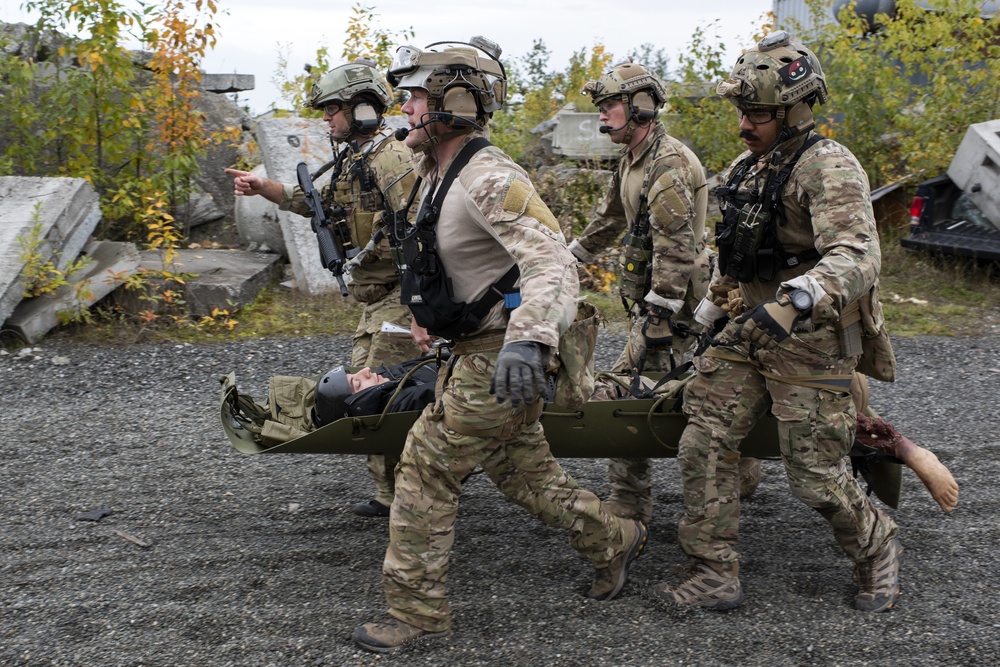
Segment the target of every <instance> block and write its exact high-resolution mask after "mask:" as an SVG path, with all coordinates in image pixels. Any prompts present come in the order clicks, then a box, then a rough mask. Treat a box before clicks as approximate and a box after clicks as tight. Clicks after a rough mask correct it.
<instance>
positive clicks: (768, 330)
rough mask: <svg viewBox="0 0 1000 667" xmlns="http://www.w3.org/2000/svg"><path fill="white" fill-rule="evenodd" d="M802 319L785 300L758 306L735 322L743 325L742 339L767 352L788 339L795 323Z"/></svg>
mask: <svg viewBox="0 0 1000 667" xmlns="http://www.w3.org/2000/svg"><path fill="white" fill-rule="evenodd" d="M801 319H802V316H801V315H799V313H798V312H797V311H796V310H795V308H794V306H792V303H791V301H788V300H787V299H783V300H781V301H778V300H772V301H765V302H764V303H761V304H758V305H756V306H754V307H753V308H752V309H751V310H749V311H747V312H746V313H744V314H743V315H740V316H739V317H737V318H736V320H735V322H736V323H737V324H739V325H741V326H740V331H739V335H740V338H742V339H743V340H745V341H746V342H748V343H750V344H751V345H753V346H754V347H759V348H763V349H765V350H767V349H771V348H773V347H774V346H776V345H777V344H778V343H780V342H781V341H783V340H785V339H786V338H788V336H790V335H791V333H792V328H793V327H794V326H795V323H796V322H797V321H799V320H801Z"/></svg>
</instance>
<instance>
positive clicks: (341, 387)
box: [312, 366, 351, 428]
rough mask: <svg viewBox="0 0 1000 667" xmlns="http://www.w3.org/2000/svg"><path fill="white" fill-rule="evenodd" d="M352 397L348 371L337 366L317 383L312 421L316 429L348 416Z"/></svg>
mask: <svg viewBox="0 0 1000 667" xmlns="http://www.w3.org/2000/svg"><path fill="white" fill-rule="evenodd" d="M350 397H351V384H350V382H348V380H347V369H346V368H345V367H344V366H337V367H336V368H334V369H333V370H331V371H330V372H328V373H327V374H326V375H324V376H323V377H321V378H320V379H319V382H317V383H316V403H315V405H314V406H313V414H312V420H313V424H315V425H316V428H319V427H320V426H325V425H326V424H330V423H333V422H335V421H337V420H338V419H342V418H344V417H346V416H347V399H349V398H350Z"/></svg>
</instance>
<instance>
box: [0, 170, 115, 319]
mask: <svg viewBox="0 0 1000 667" xmlns="http://www.w3.org/2000/svg"><path fill="white" fill-rule="evenodd" d="M100 220H101V206H100V200H99V198H98V196H97V192H96V191H95V190H94V189H93V188H92V187H91V186H90V184H89V183H88V182H87V181H85V180H84V179H82V178H41V177H26V176H3V177H0V322H4V321H6V319H7V318H8V317H10V314H11V313H13V312H14V307H15V306H17V304H18V303H19V302H20V301H21V299H22V298H23V293H24V287H25V276H24V262H23V261H21V256H22V252H23V246H22V243H20V242H19V241H18V239H24V240H27V239H28V238H29V236H30V235H31V232H32V229H33V228H34V227H35V225H40V226H41V228H40V234H39V238H40V239H42V243H41V244H40V246H39V247H38V248H37V251H38V252H39V253H40V256H41V259H42V261H51V262H52V264H53V266H55V267H56V268H57V269H60V270H63V269H65V268H66V267H67V266H68V265H69V264H70V263H71V262H72V261H73V260H75V259H76V258H77V256H78V255H79V254H80V251H81V250H82V249H83V246H84V245H85V244H86V242H87V240H88V239H89V238H90V235H91V234H92V233H93V232H94V230H95V229H96V228H97V224H98V223H99V222H100Z"/></svg>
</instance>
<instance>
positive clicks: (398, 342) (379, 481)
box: [351, 286, 420, 507]
mask: <svg viewBox="0 0 1000 667" xmlns="http://www.w3.org/2000/svg"><path fill="white" fill-rule="evenodd" d="M411 317H412V316H411V314H410V309H409V308H407V307H406V306H404V305H402V304H401V303H400V302H399V287H398V286H397V287H396V288H395V289H393V290H392V291H391V292H389V293H388V294H387V295H386V296H385V297H383V298H382V299H379V300H378V301H376V302H374V303H369V304H367V305H366V306H365V310H364V313H363V314H362V316H361V321H360V322H358V328H357V329H356V330H355V332H354V345H353V347H352V349H351V365H352V366H355V367H357V368H363V367H365V366H367V367H369V368H375V367H376V366H383V365H391V364H399V363H402V362H404V361H407V360H409V359H414V358H416V357H418V356H420V348H418V347H417V345H416V343H414V342H413V339H412V338H411V337H410V334H408V333H393V332H388V331H382V323H383V322H388V323H389V324H394V325H396V326H398V327H403V328H404V329H409V328H410V322H411ZM398 463H399V459H398V458H396V457H395V456H382V455H380V454H379V455H376V454H373V455H370V456H368V472H369V474H370V475H371V478H372V481H373V482H374V483H375V500H376V501H378V502H379V503H381V504H382V505H385V506H386V507H388V506H389V505H391V504H392V497H393V494H394V493H395V488H396V484H395V470H396V465H397V464H398Z"/></svg>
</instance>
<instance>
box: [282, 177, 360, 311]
mask: <svg viewBox="0 0 1000 667" xmlns="http://www.w3.org/2000/svg"><path fill="white" fill-rule="evenodd" d="M295 173H296V175H297V176H298V179H299V187H300V188H302V192H303V193H304V194H305V196H306V205H308V206H309V211H310V213H312V230H313V232H315V233H316V241H317V242H318V243H319V259H320V262H321V263H322V264H323V266H324V267H325V268H326V269H329V270H330V272H331V273H332V274H333V275H334V277H336V278H337V282H338V283H339V284H340V293H341V294H342V295H343V296H347V285H346V284H345V283H344V268H345V266H346V264H347V260H348V259H350V258H352V257H354V256H355V255H357V254H358V249H357V248H355V247H354V243H353V242H352V241H351V232H350V230H349V229H348V228H347V212H346V211H344V209H343V207H341V206H334V207H333V208H332V209H331V210H330V216H328V215H327V214H326V210H325V209H324V208H323V199H322V198H321V197H320V196H319V192H318V191H317V190H316V186H315V185H313V179H312V176H310V175H309V169H308V168H307V167H306V163H305V162H299V164H298V167H296V170H295ZM331 216H332V219H331Z"/></svg>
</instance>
